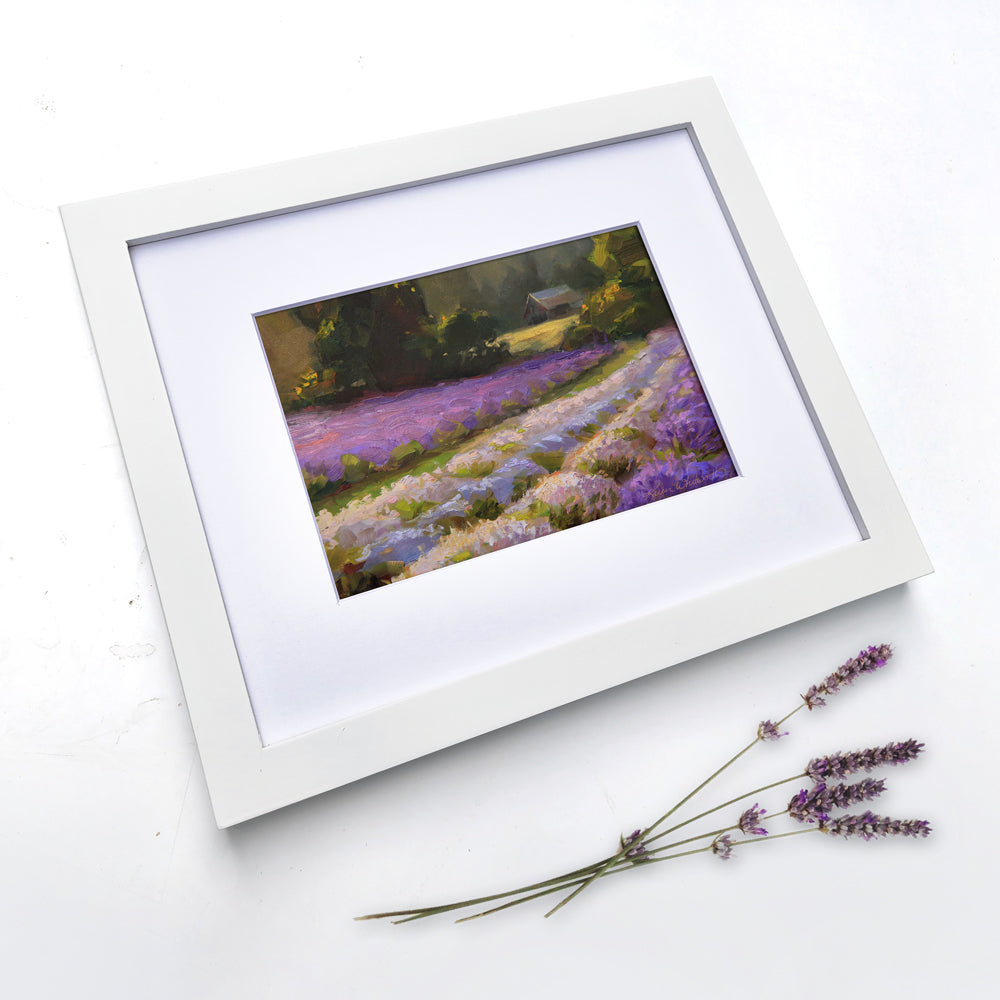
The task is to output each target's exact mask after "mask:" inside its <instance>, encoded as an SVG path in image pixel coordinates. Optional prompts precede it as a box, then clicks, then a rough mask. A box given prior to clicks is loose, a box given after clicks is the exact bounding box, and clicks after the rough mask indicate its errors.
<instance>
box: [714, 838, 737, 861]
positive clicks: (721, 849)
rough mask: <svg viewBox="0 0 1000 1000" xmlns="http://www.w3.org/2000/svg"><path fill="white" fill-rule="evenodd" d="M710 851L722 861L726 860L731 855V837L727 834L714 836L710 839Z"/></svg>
mask: <svg viewBox="0 0 1000 1000" xmlns="http://www.w3.org/2000/svg"><path fill="white" fill-rule="evenodd" d="M712 853H713V854H714V855H715V856H716V857H718V858H722V860H723V861H728V860H729V859H730V858H731V857H732V856H733V841H732V838H731V837H730V836H729V835H728V834H724V835H723V836H721V837H716V838H715V840H713V841H712Z"/></svg>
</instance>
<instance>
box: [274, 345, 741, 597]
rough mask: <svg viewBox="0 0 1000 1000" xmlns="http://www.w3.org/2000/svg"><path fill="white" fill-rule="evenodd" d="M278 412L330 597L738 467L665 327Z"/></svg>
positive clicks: (615, 510) (664, 494) (727, 474)
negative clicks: (329, 579)
mask: <svg viewBox="0 0 1000 1000" xmlns="http://www.w3.org/2000/svg"><path fill="white" fill-rule="evenodd" d="M288 425H289V429H290V432H291V436H292V441H293V444H294V446H295V450H296V454H297V456H298V459H299V463H300V466H301V468H302V471H303V475H304V477H305V479H306V483H307V484H308V485H309V486H310V491H311V493H313V495H314V497H315V501H314V507H315V511H316V522H317V526H318V528H319V533H320V536H321V538H322V541H323V544H324V546H325V549H326V553H327V556H328V558H329V562H330V566H331V569H332V571H333V575H334V579H335V581H336V584H337V588H338V592H339V593H340V595H341V596H342V597H349V596H351V595H353V594H356V593H359V592H361V591H366V590H370V589H373V588H375V587H379V586H383V585H386V584H389V583H395V582H397V581H399V580H404V579H406V578H408V577H411V576H416V575H418V574H421V573H426V572H430V571H431V570H435V569H438V568H440V567H444V566H448V565H451V564H455V563H459V562H463V561H465V560H468V559H472V558H475V557H477V556H480V555H483V554H485V553H489V552H492V551H495V550H497V549H501V548H505V547H507V546H510V545H516V544H519V543H521V542H525V541H529V540H531V539H533V538H538V537H540V536H542V535H546V534H549V533H551V532H554V531H561V530H564V529H566V528H571V527H574V526H577V525H581V524H584V523H586V522H589V521H593V520H596V519H598V518H602V517H607V516H610V515H614V514H619V513H621V512H624V511H628V510H629V509H631V508H635V507H639V506H642V505H645V504H648V503H652V502H655V501H658V500H663V499H666V498H668V497H671V496H674V495H676V494H678V493H684V492H687V491H689V490H693V489H697V488H699V487H702V486H706V485H708V484H711V483H716V482H720V481H722V480H725V479H729V478H731V477H732V476H735V475H736V470H735V468H734V466H733V463H732V461H731V459H730V456H729V454H728V452H727V450H726V448H725V444H724V442H723V440H722V436H721V434H720V432H719V428H718V425H717V423H716V421H715V419H714V417H713V415H712V413H711V411H710V409H709V406H708V403H707V401H706V399H705V395H704V392H703V390H702V387H701V385H700V383H699V381H698V379H697V376H696V375H695V372H694V369H693V367H692V365H691V362H690V360H689V358H688V356H687V353H686V351H685V349H684V346H683V343H682V341H681V339H680V336H679V334H678V333H677V331H676V328H663V329H660V330H657V331H654V332H653V333H651V334H649V336H648V337H646V338H645V339H642V340H640V339H635V338H633V339H632V340H628V341H621V340H619V341H617V342H615V344H614V346H605V347H589V348H585V349H578V350H570V351H556V352H552V353H549V354H543V355H539V356H536V357H533V358H530V359H528V360H526V361H521V362H519V363H518V362H514V363H512V364H509V365H507V366H505V367H503V368H501V369H500V370H498V371H495V372H493V373H491V374H488V375H482V376H477V377H471V378H466V379H460V380H455V381H451V382H443V383H441V384H438V385H433V386H424V387H420V388H416V389H407V390H402V391H399V392H395V393H387V394H381V395H373V396H366V397H364V398H362V399H359V400H356V401H354V402H351V403H348V404H347V405H343V406H337V407H319V406H318V407H312V408H309V409H306V410H301V411H299V412H296V413H292V414H290V415H289V416H288Z"/></svg>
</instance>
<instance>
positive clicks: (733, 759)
mask: <svg viewBox="0 0 1000 1000" xmlns="http://www.w3.org/2000/svg"><path fill="white" fill-rule="evenodd" d="M760 742H761V738H760V737H759V736H757V737H755V738H754V739H753V741H752V742H750V743H748V744H747V745H746V746H745V747H744V748H743V749H742V750H741V751H740V752H739V753H738V754H735V755H734V756H733V757H730V758H729V760H727V761H726V763H725V764H723V765H722V767H720V768H719V769H718V770H716V771H714V772H713V773H712V774H710V775H709V776H708V777H707V778H706V779H705V780H704V781H703V782H702V783H701V784H700V785H698V787H697V788H695V789H694V790H693V791H690V792H688V794H687V795H685V796H684V798H683V799H681V800H680V802H677V803H676V804H675V805H673V806H672V807H671V808H670V809H668V810H667V811H666V812H665V813H664V814H663V815H662V816H661V817H660V818H659V819H658V820H656V821H655V822H654V823H651V824H650V825H649V826H647V827H646V829H645V830H642V831H641V832H640V834H639V836H638V837H637V838H636V843H642V842H644V841H645V839H646V837H647V836H649V834H650V833H652V832H653V831H654V830H655V829H656V828H657V827H658V826H660V825H661V824H662V823H664V822H665V821H666V820H668V819H669V818H670V817H671V816H673V814H674V813H675V812H677V810H678V809H680V807H681V806H682V805H684V804H685V803H686V802H688V801H689V800H690V799H693V798H694V797H695V796H696V795H697V794H698V793H699V792H700V791H701V790H702V789H703V788H704V787H705V786H706V785H707V784H709V782H711V781H714V780H715V779H716V778H717V777H718V776H719V775H720V774H722V772H723V771H725V770H726V768H727V767H731V766H732V765H733V764H735V763H736V761H738V760H739V759H740V757H742V756H743V755H744V754H745V753H747V751H749V750H752V749H753V748H754V747H755V746H756V745H757V744H758V743H760ZM630 850H631V844H626V845H625V846H624V847H623V848H622V849H621V850H620V851H619V852H618V853H617V854H616V855H614V857H612V858H610V859H609V860H608V861H606V862H605V863H604V864H603V865H602V866H601V867H600V868H598V869H597V871H595V872H594V874H593V875H591V876H590V877H589V878H587V879H586V880H585V881H584V882H583V883H582V884H581V885H579V886H577V887H576V888H575V889H574V890H573V891H572V892H571V893H570V894H569V895H568V896H567V897H566V898H565V899H563V900H560V901H559V902H558V903H557V904H556V905H555V906H553V907H552V909H551V910H549V912H548V913H546V914H545V916H546V917H551V916H552V914H553V913H556V912H557V911H558V910H561V909H562V908H563V907H564V906H565V905H566V904H567V903H568V902H569V901H570V900H572V899H575V898H576V897H577V896H579V895H580V893H581V892H583V890H584V889H586V888H587V886H588V885H592V884H593V883H594V882H595V881H596V880H597V879H599V878H600V877H601V876H602V875H603V874H604V873H605V872H606V871H607V870H608V869H609V868H610V867H611V866H612V865H613V864H615V863H616V862H618V861H621V860H622V859H623V858H624V857H625V855H626V854H628V852H629V851H630Z"/></svg>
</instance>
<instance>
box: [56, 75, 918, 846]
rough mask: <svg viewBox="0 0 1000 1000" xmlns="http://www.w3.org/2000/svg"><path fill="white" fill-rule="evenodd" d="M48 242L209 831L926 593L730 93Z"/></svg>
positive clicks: (218, 181) (162, 193)
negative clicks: (108, 441) (192, 749)
mask: <svg viewBox="0 0 1000 1000" xmlns="http://www.w3.org/2000/svg"><path fill="white" fill-rule="evenodd" d="M62 212H63V220H64V224H65V228H66V231H67V235H68V238H69V242H70V247H71V250H72V253H73V258H74V263H75V266H76V270H77V275H78V279H79V283H80V288H81V291H82V294H83V298H84V303H85V305H86V308H87V312H88V317H89V320H90V324H91V328H92V331H93V335H94V338H95V342H96V344H97V348H98V352H99V355H100V359H101V364H102V369H103V371H104V375H105V381H106V384H107V387H108V393H109V397H110V399H111V403H112V407H113V409H114V413H115V418H116V422H117V426H118V430H119V435H120V438H121V441H122V447H123V450H124V453H125V457H126V461H127V463H128V467H129V472H130V476H131V479H132V483H133V488H134V492H135V496H136V501H137V504H138V507H139V511H140V516H141V518H142V522H143V528H144V531H145V534H146V539H147V544H148V546H149V550H150V555H151V559H152V563H153V567H154V571H155V574H156V580H157V585H158V588H159V591H160V596H161V600H162V603H163V608H164V613H165V616H166V620H167V624H168V627H169V629H170V635H171V641H172V644H173V648H174V653H175V656H176V659H177V664H178V669H179V671H180V675H181V680H182V683H183V685H184V689H185V694H186V697H187V701H188V706H189V710H190V713H191V717H192V721H193V724H194V727H195V732H196V735H197V739H198V745H199V750H200V753H201V756H202V761H203V765H204V770H205V774H206V777H207V781H208V786H209V791H210V794H211V798H212V803H213V807H214V810H215V815H216V818H217V821H218V823H219V825H220V826H228V825H231V824H233V823H237V822H240V821H242V820H245V819H248V818H250V817H252V816H255V815H259V814H261V813H263V812H266V811H268V810H271V809H274V808H277V807H279V806H282V805H285V804H288V803H291V802H294V801H298V800H300V799H302V798H305V797H307V796H310V795H315V794H318V793H320V792H323V791H326V790H329V789H331V788H334V787H337V786H339V785H342V784H345V783H347V782H349V781H353V780H356V779H358V778H361V777H364V776H365V775H368V774H372V773H375V772H377V771H379V770H383V769H385V768H389V767H392V766H394V765H395V764H398V763H401V762H403V761H406V760H410V759H413V758H415V757H418V756H420V755H423V754H426V753H429V752H432V751H434V750H438V749H441V748H443V747H448V746H452V745H454V744H457V743H459V742H461V741H463V740H466V739H469V738H471V737H473V736H476V735H479V734H482V733H484V732H488V731H490V730H493V729H496V728H499V727H501V726H504V725H507V724H509V723H512V722H515V721H517V720H519V719H523V718H526V717H527V716H529V715H533V714H536V713H539V712H543V711H545V710H547V709H551V708H553V707H556V706H558V705H561V704H565V703H567V702H569V701H571V700H574V699H577V698H581V697H584V696H586V695H590V694H593V693H595V692H598V691H601V690H604V689H606V688H608V687H611V686H614V685H617V684H620V683H623V682H625V681H628V680H631V679H634V678H637V677H639V676H642V675H644V674H647V673H650V672H652V671H655V670H659V669H662V668H664V667H667V666H670V665H671V664H673V663H677V662H681V661H683V660H687V659H690V658H692V657H694V656H697V655H700V654H702V653H705V652H708V651H710V650H714V649H718V648H720V647H722V646H724V645H727V644H729V643H732V642H737V641H740V640H743V639H747V638H749V637H751V636H754V635H757V634H760V633H761V632H764V631H766V630H769V629H773V628H776V627H779V626H781V625H784V624H787V623H789V622H792V621H796V620H799V619H801V618H804V617H807V616H809V615H813V614H817V613H820V612H822V611H825V610H828V609H830V608H832V607H834V606H837V605H839V604H841V603H845V602H847V601H851V600H855V599H857V598H859V597H862V596H865V595H868V594H871V593H874V592H876V591H879V590H882V589H885V588H888V587H892V586H895V585H898V584H900V583H902V582H904V581H907V580H910V579H913V578H915V577H917V576H919V575H921V574H924V573H927V572H929V571H930V564H929V562H928V559H927V556H926V554H925V553H924V550H923V548H922V546H921V544H920V541H919V539H918V537H917V534H916V532H915V530H914V527H913V525H912V523H911V520H910V518H909V516H908V515H907V512H906V510H905V507H904V505H903V503H902V501H901V498H900V497H899V494H898V492H897V490H896V488H895V486H894V484H893V482H892V479H891V476H890V474H889V472H888V470H887V469H886V467H885V464H884V462H883V460H882V458H881V456H880V454H879V451H878V448H877V446H876V444H875V442H874V440H873V439H872V436H871V433H870V431H869V429H868V427H867V425H866V423H865V420H864V417H863V415H862V413H861V412H860V410H859V408H858V405H857V402H856V400H855V398H854V396H853V393H852V392H851V389H850V386H849V384H848V382H847V380H846V377H845V375H844V373H843V370H842V369H841V367H840V365H839V362H838V360H837V358H836V355H835V353H834V351H833V348H832V346H831V343H830V340H829V337H828V336H827V334H826V332H825V330H824V328H823V326H822V323H821V321H820V319H819V317H818V316H817V314H816V312H815V309H814V307H813V305H812V303H811V301H810V299H809V296H808V293H807V292H806V290H805V288H804V286H803V283H802V280H801V277H800V276H799V274H798V272H797V270H796V268H795V265H794V262H793V261H792V260H791V258H790V255H789V252H788V250H787V247H786V246H785V244H784V241H783V240H782V237H781V234H780V232H779V230H778V227H777V224H776V222H775V220H774V218H773V215H772V213H771V212H770V210H769V208H768V205H767V202H766V199H765V198H764V195H763V193H762V191H761V190H760V187H759V185H758V183H757V181H756V179H755V177H754V174H753V171H752V169H751V167H750V165H749V163H748V162H747V158H746V155H745V153H744V151H743V149H742V146H741V144H740V142H739V140H738V138H737V136H736V133H735V130H734V129H733V126H732V123H731V122H730V120H729V118H728V116H727V114H726V111H725V108H724V105H723V103H722V101H721V99H720V97H719V95H718V93H717V91H716V89H715V87H714V85H713V84H712V82H711V81H707V80H701V81H693V82H690V83H685V84H676V85H671V86H667V87H660V88H655V89H652V90H648V91H642V92H639V93H634V94H627V95H622V96H619V97H614V98H608V99H604V100H600V101H595V102H588V103H584V104H579V105H572V106H568V107H564V108H556V109H551V110H547V111H541V112H535V113H531V114H527V115H522V116H518V117H515V118H510V119H502V120H499V121H495V122H489V123H482V124H479V125H474V126H469V127H466V128H460V129H455V130H450V131H446V132H441V133H435V134H431V135H424V136H416V137H410V138H406V139H400V140H397V141H394V142H390V143H383V144H379V145H376V146H371V147H365V148H361V149H353V150H343V151H339V152H335V153H331V154H329V155H323V156H318V157H311V158H309V159H306V160H300V161H295V162H290V163H284V164H278V165H274V166H269V167H263V168H257V169H254V170H249V171H244V172H241V173H239V174H234V175H230V176H225V177H221V178H210V179H205V180H200V181H194V182H188V183H183V184H178V185H174V186H170V187H166V188H160V189H156V190H153V191H146V192H137V193H134V194H125V195H119V196H116V197H114V198H107V199H101V200H98V201H93V202H86V203H81V204H76V205H69V206H64V208H63V210H62ZM665 637H668V638H665Z"/></svg>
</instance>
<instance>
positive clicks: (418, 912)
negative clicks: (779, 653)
mask: <svg viewBox="0 0 1000 1000" xmlns="http://www.w3.org/2000/svg"><path fill="white" fill-rule="evenodd" d="M801 777H802V772H799V773H798V774H793V775H791V776H790V777H788V778H782V779H781V780H780V781H772V782H770V783H769V784H766V785H761V786H760V787H759V788H754V789H751V790H750V791H748V792H744V793H743V794H742V795H738V796H737V797H736V798H733V799H729V800H727V801H726V802H722V803H720V804H719V805H717V806H714V807H713V808H711V809H706V810H705V811H704V812H701V813H699V814H698V815H697V816H692V817H691V818H690V819H686V820H684V822H682V823H677V824H675V825H674V826H672V827H670V828H669V829H667V830H664V831H663V832H661V833H659V834H657V836H655V837H651V838H649V839H648V840H647V841H645V843H646V844H651V843H653V842H655V841H657V840H660V839H662V838H663V837H666V836H669V835H670V834H671V833H675V832H676V831H677V830H681V829H683V828H684V827H685V826H689V825H690V824H691V823H695V822H697V821H698V820H700V819H704V818H705V817H706V816H710V815H711V814H712V813H715V812H719V811H720V810H722V809H725V808H726V807H728V806H731V805H735V804H736V803H737V802H740V801H742V800H743V799H746V798H749V797H750V796H751V795H759V794H760V793H761V792H766V791H768V790H769V789H771V788H776V787H778V786H779V785H784V784H787V783H788V782H790V781H795V780H797V779H799V778H801ZM706 783H707V782H706ZM692 794H694V793H692ZM688 798H690V796H688ZM681 805H683V802H681V803H678V805H677V806H676V807H675V809H674V810H671V812H673V811H675V810H676V809H677V808H680V806H681ZM668 815H669V814H668ZM778 815H780V814H778ZM664 818H666V817H664ZM732 829H735V827H733V826H726V827H722V828H721V829H719V830H712V831H711V832H709V833H702V834H697V835H696V836H694V837H689V838H688V839H686V840H680V841H676V842H675V843H672V844H668V845H666V846H665V847H658V848H655V849H653V850H651V851H648V853H647V854H646V855H645V856H644V857H645V859H647V860H649V861H653V860H657V861H658V860H662V859H660V858H653V857H651V855H654V854H659V853H661V852H662V851H668V850H672V849H673V848H676V847H680V846H683V845H684V844H688V843H691V842H692V841H695V840H701V839H704V838H705V837H716V836H718V835H719V834H721V833H725V832H726V830H732ZM640 841H641V838H640ZM640 841H635V843H638V842H640ZM631 846H632V845H631V844H630V845H629V849H631ZM699 850H704V848H699ZM619 853H621V852H619ZM695 853H697V852H695ZM614 863H615V856H614V855H611V856H610V857H607V858H602V859H601V860H600V861H595V862H593V863H592V864H589V865H586V866H585V867H583V868H577V869H575V870H574V871H569V872H564V873H563V874H562V875H556V876H554V877H553V878H548V879H544V880H543V881H540V882H532V883H531V884H530V885H522V886H520V887H519V888H517V889H508V890H506V891H505V892H496V893H492V894H490V895H487V896H476V897H474V898H472V899H463V900H460V901H458V902H455V903H443V904H441V905H438V906H423V907H417V908H414V909H409V910H389V911H386V912H384V913H368V914H365V915H364V916H361V917H355V918H354V919H355V920H381V919H385V918H389V917H401V918H405V919H401V920H395V921H394V923H406V922H407V921H409V920H420V919H422V918H424V917H432V916H436V915H437V914H439V913H447V912H449V911H451V910H460V909H463V908H465V907H467V906H478V905H480V904H482V903H491V902H494V901H495V900H498V899H507V898H509V897H511V896H520V895H521V894H522V893H533V895H531V896H527V897H524V898H523V899H519V900H514V901H513V902H510V903H507V904H504V905H503V906H499V907H494V908H493V909H492V910H488V911H485V912H488V913H492V912H495V911H496V910H500V909H506V908H507V907H508V906H513V905H516V904H517V903H519V902H526V901H527V900H528V899H537V898H539V897H540V896H546V895H549V894H550V893H553V892H558V891H559V890H560V889H564V888H571V887H572V886H576V885H582V884H583V883H584V882H585V881H586V880H587V878H588V877H589V876H592V875H594V873H595V872H597V871H598V870H599V869H601V868H602V867H604V866H607V868H606V870H605V874H610V873H611V872H612V871H617V870H624V869H625V868H632V867H634V864H633V862H632V859H630V858H626V857H624V855H622V857H621V858H620V859H619V863H618V866H617V867H614V868H613V867H611V866H612V865H614ZM645 863H646V860H643V861H642V862H639V864H640V865H641V864H645ZM538 890H544V891H538ZM480 915H481V914H480Z"/></svg>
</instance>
